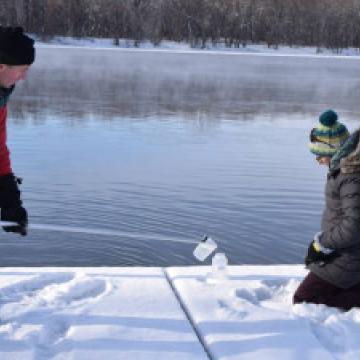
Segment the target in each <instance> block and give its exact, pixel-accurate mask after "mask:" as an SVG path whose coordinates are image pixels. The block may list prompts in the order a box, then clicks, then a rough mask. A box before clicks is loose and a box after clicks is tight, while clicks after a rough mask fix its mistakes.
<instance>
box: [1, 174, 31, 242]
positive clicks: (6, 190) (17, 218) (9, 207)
mask: <svg viewBox="0 0 360 360" xmlns="http://www.w3.org/2000/svg"><path fill="white" fill-rule="evenodd" d="M18 184H21V179H18V178H16V177H15V176H14V174H7V175H3V176H0V207H1V220H2V221H11V222H16V223H18V225H14V226H3V229H4V231H6V232H14V233H19V234H21V235H23V236H24V235H26V233H27V224H28V216H27V212H26V210H25V209H24V208H23V207H22V201H21V199H20V190H19V187H18Z"/></svg>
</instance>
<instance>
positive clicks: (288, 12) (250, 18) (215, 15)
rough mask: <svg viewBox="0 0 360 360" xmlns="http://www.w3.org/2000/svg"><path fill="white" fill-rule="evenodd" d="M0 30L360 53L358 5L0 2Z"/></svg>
mask: <svg viewBox="0 0 360 360" xmlns="http://www.w3.org/2000/svg"><path fill="white" fill-rule="evenodd" d="M0 24H1V25H20V26H23V27H24V28H25V29H26V31H28V32H30V33H34V34H37V35H39V36H42V37H50V36H54V35H64V36H74V37H85V36H89V37H110V38H113V39H114V42H115V44H118V43H119V39H120V38H127V39H133V40H134V45H135V46H137V45H139V43H140V42H141V41H143V40H150V41H151V42H153V43H154V44H159V43H160V42H161V41H162V40H174V41H185V42H189V43H190V44H191V45H192V46H193V47H205V46H206V45H207V44H209V43H211V44H213V45H216V44H218V43H219V42H224V43H225V45H226V46H228V47H240V46H246V45H247V44H248V43H266V44H267V45H268V46H273V47H277V46H279V45H291V46H316V47H318V48H321V47H325V48H331V49H342V48H347V47H355V48H360V0H2V1H1V7H0Z"/></svg>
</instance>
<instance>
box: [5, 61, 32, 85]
mask: <svg viewBox="0 0 360 360" xmlns="http://www.w3.org/2000/svg"><path fill="white" fill-rule="evenodd" d="M29 67H30V65H5V64H0V86H2V87H5V88H9V87H11V86H13V85H15V84H16V83H17V82H18V81H19V80H24V79H25V78H26V74H27V72H28V70H29Z"/></svg>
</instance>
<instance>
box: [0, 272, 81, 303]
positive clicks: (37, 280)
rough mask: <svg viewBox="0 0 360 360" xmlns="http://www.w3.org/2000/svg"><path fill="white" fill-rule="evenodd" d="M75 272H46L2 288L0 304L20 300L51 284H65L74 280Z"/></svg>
mask: <svg viewBox="0 0 360 360" xmlns="http://www.w3.org/2000/svg"><path fill="white" fill-rule="evenodd" d="M74 277H75V275H74V274H73V273H68V272H65V273H44V274H39V275H38V276H35V277H33V278H31V279H29V280H23V281H19V282H17V283H15V284H11V285H8V286H5V287H3V288H0V304H4V303H9V302H19V301H21V299H23V298H25V297H31V296H33V295H34V294H36V293H37V292H39V291H41V290H43V289H44V288H46V287H47V286H49V285H53V284H63V283H67V282H69V281H71V280H73V279H74Z"/></svg>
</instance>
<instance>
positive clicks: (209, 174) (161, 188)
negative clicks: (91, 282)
mask: <svg viewBox="0 0 360 360" xmlns="http://www.w3.org/2000/svg"><path fill="white" fill-rule="evenodd" d="M358 67H359V60H357V59H353V58H348V59H340V58H321V57H319V58H311V57H290V56H281V57H279V56H259V55H232V54H220V53H219V54H209V53H206V52H204V53H176V52H161V51H132V50H104V49H103V50H98V49H85V48H83V49H76V48H73V49H71V48H56V47H54V48H51V47H44V48H38V50H37V60H36V63H35V64H34V65H33V67H32V68H31V71H30V73H29V76H28V79H27V80H26V81H24V82H22V83H20V84H19V85H18V86H17V88H16V90H15V93H14V94H13V96H12V98H11V100H10V103H9V120H8V144H9V147H10V149H11V156H12V165H13V170H14V172H15V173H16V174H17V175H18V176H21V177H23V179H24V183H23V185H22V187H21V189H22V194H23V200H24V205H25V207H26V208H27V209H28V212H29V217H30V223H34V224H47V225H51V224H52V225H57V226H65V227H81V228H84V229H98V230H99V231H101V230H106V231H109V230H111V231H119V232H126V233H129V234H130V235H131V234H133V235H134V236H106V235H104V236H101V235H98V234H95V235H94V234H93V235H92V234H84V233H82V234H81V233H72V232H54V231H44V230H31V231H30V232H29V235H28V236H27V237H24V238H22V237H19V236H16V235H13V234H5V233H0V264H1V265H2V266H20V265H21V266H101V265H104V266H105V265H107V266H112V265H118V266H123V265H134V266H135V265H136V266H140V265H141V266H171V265H196V264H198V263H197V262H196V260H195V259H194V258H193V256H192V251H193V249H194V244H181V243H173V242H166V241H156V240H154V237H155V238H156V236H158V237H159V238H164V237H169V238H175V239H177V238H179V239H188V240H194V241H197V240H200V239H201V238H202V236H203V235H204V234H208V235H209V236H211V237H212V238H213V239H214V240H215V241H216V242H217V243H218V244H219V249H220V250H221V251H223V252H225V253H226V254H227V256H228V258H229V261H230V263H231V264H278V263H287V264H290V263H301V262H302V261H303V257H304V254H305V250H306V248H307V245H308V243H309V242H310V240H311V239H312V236H313V234H314V233H315V232H317V231H318V230H319V224H320V216H321V212H322V207H323V204H324V198H323V187H324V182H325V177H326V169H323V168H320V167H319V166H318V165H317V163H316V162H315V159H314V157H313V156H312V155H311V154H310V153H309V151H308V148H307V145H308V133H309V129H310V128H311V127H312V126H313V125H314V124H315V123H316V119H317V117H318V115H319V113H321V112H322V111H323V110H325V109H327V108H333V109H335V110H336V111H337V112H338V113H339V115H340V117H341V119H342V121H344V122H345V123H346V125H347V126H348V127H349V129H350V130H353V129H355V128H356V127H357V126H358V122H357V119H358V118H359V115H360V112H359V108H358V99H359V96H360V75H359V71H358ZM208 262H209V261H207V262H206V263H208Z"/></svg>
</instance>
